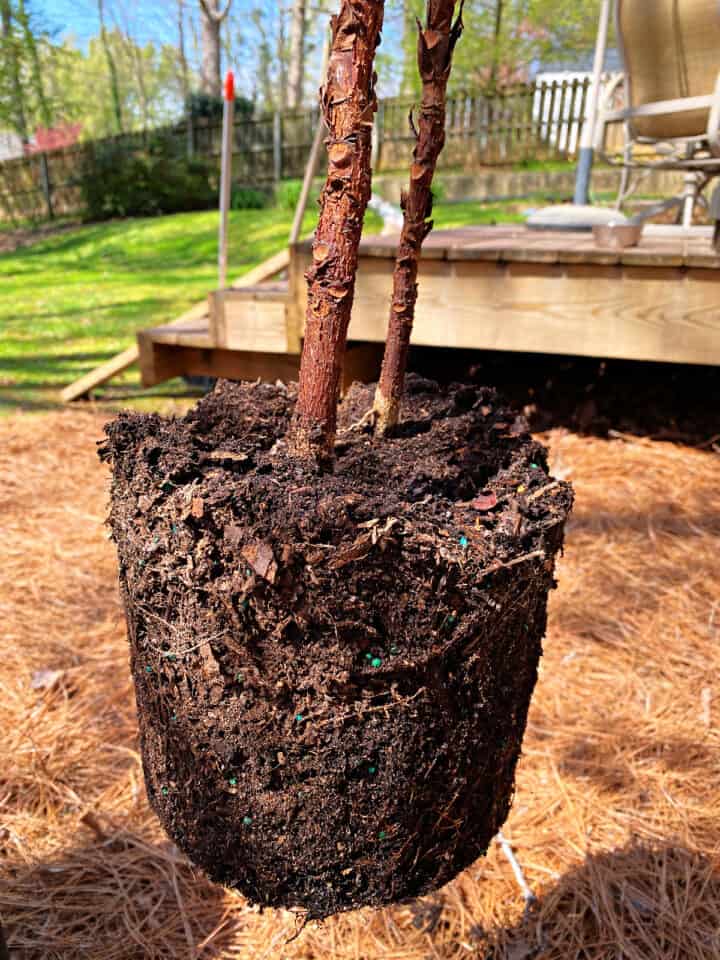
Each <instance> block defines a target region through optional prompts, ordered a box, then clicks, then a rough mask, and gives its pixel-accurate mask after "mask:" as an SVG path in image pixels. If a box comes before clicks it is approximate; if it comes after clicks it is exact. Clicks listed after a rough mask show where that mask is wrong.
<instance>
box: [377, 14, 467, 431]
mask: <svg viewBox="0 0 720 960" xmlns="http://www.w3.org/2000/svg"><path fill="white" fill-rule="evenodd" d="M456 2H457V0H428V5H427V25H426V26H425V28H423V27H422V25H421V24H420V22H419V21H418V66H419V68H420V77H421V79H422V101H421V104H420V116H419V120H418V125H417V131H416V132H417V142H416V144H415V151H414V153H413V164H412V167H411V169H410V186H409V189H408V190H407V192H404V193H403V197H402V208H403V214H404V216H403V228H402V232H401V234H400V245H399V248H398V254H397V259H396V261H395V271H394V274H393V297H392V306H391V309H390V320H389V323H388V335H387V342H386V344H385V356H384V357H383V365H382V371H381V374H380V382H379V383H378V387H377V391H376V393H375V404H374V414H375V429H376V432H377V433H379V434H381V435H382V434H384V433H386V432H387V431H388V430H389V429H391V428H392V427H394V426H395V424H396V423H397V422H398V417H399V414H400V400H401V398H402V393H403V387H404V384H405V369H406V366H407V355H408V349H409V347H410V335H411V333H412V327H413V320H414V318H415V303H416V301H417V273H418V260H419V259H420V250H421V248H422V244H423V241H424V239H425V237H426V236H427V235H428V233H430V231H431V230H432V226H433V224H432V220H431V219H430V216H431V214H432V190H431V187H432V181H433V176H434V174H435V167H436V165H437V160H438V157H439V156H440V153H441V151H442V148H443V146H444V145H445V96H446V92H447V83H448V78H449V77H450V68H451V65H452V54H453V50H454V49H455V44H456V43H457V41H458V39H459V37H460V34H461V33H462V2H461V3H460V10H459V13H458V16H457V19H456V20H455V22H454V23H453V14H454V10H455V6H456Z"/></svg>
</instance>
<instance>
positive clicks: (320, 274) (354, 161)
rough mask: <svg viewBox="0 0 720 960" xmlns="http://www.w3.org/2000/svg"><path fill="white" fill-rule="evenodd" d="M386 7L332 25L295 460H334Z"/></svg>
mask: <svg viewBox="0 0 720 960" xmlns="http://www.w3.org/2000/svg"><path fill="white" fill-rule="evenodd" d="M383 8H384V2H383V0H342V5H341V8H340V13H339V14H338V15H337V16H336V17H333V20H332V24H331V26H332V43H331V48H330V60H329V63H328V73H327V81H326V84H325V86H324V87H323V89H322V90H321V92H320V102H321V106H322V109H323V112H324V115H325V123H326V125H327V128H328V130H329V136H328V139H327V141H326V143H327V147H328V174H327V180H326V183H325V187H324V189H323V193H322V197H321V199H320V219H319V222H318V226H317V230H316V231H315V240H314V243H313V265H312V266H311V267H310V269H309V270H308V272H307V274H306V278H307V281H308V306H307V315H306V321H305V343H304V347H303V354H302V361H301V366H300V388H299V393H298V401H297V407H296V410H295V416H294V418H293V424H292V429H291V434H290V447H291V449H292V451H293V452H294V454H295V455H296V456H301V457H314V458H315V459H316V460H317V461H318V462H324V461H328V460H331V459H332V456H333V447H334V442H335V429H336V417H337V402H338V393H339V389H340V377H341V373H342V360H343V354H344V351H345V343H346V340H347V329H348V324H349V322H350V312H351V310H352V303H353V296H354V293H355V273H356V271H357V263H358V245H359V243H360V234H361V232H362V225H363V218H364V216H365V209H366V207H367V204H368V201H369V199H370V187H371V169H370V152H371V142H372V124H373V115H374V113H375V111H376V109H377V98H376V95H375V83H376V76H375V73H374V71H373V61H374V58H375V50H376V48H377V46H378V44H379V42H380V31H381V29H382V21H383Z"/></svg>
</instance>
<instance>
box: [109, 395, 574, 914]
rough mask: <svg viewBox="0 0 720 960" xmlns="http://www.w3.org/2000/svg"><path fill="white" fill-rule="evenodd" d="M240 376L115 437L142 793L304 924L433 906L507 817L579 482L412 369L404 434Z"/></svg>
mask: <svg viewBox="0 0 720 960" xmlns="http://www.w3.org/2000/svg"><path fill="white" fill-rule="evenodd" d="M373 394H374V386H372V385H371V386H359V385H356V386H354V387H353V388H352V389H351V391H350V392H349V394H348V396H347V398H346V400H345V401H344V402H343V403H342V404H341V408H340V417H339V434H338V442H337V444H336V461H335V466H334V470H333V471H332V472H321V471H320V470H318V469H317V467H315V466H314V465H313V464H311V463H305V462H302V461H298V460H296V459H292V458H291V457H289V456H288V454H287V447H286V442H285V436H286V432H287V430H288V427H289V423H290V418H291V415H292V412H293V408H294V403H295V398H296V387H295V386H294V385H290V386H288V387H285V386H282V385H275V386H271V385H268V384H239V383H230V382H227V381H223V382H220V383H218V385H217V387H216V388H215V390H214V392H213V393H211V394H210V395H209V396H208V397H206V398H205V399H203V400H202V401H201V402H200V403H199V404H198V405H197V406H196V407H195V409H194V410H192V411H191V412H190V413H188V414H187V415H186V416H185V417H184V418H182V419H175V418H170V419H168V418H162V417H160V416H157V415H141V414H122V415H121V416H119V417H118V418H117V419H116V420H115V421H113V422H112V423H110V424H109V425H108V427H107V428H106V432H107V440H106V441H105V442H104V444H103V446H102V447H101V456H102V457H103V458H104V459H106V460H108V461H110V463H111V464H112V474H113V482H112V503H111V513H110V525H111V529H112V534H113V537H114V539H115V541H116V543H117V547H118V554H119V566H120V583H121V588H122V594H123V599H124V603H125V609H126V614H127V623H128V632H129V639H130V648H131V667H132V673H133V677H134V681H135V690H136V694H137V706H138V719H139V726H140V738H141V746H142V756H143V763H144V768H145V780H146V785H147V791H148V795H149V798H150V802H151V804H152V806H153V808H154V809H155V811H156V812H157V814H158V816H159V818H160V820H161V821H162V823H163V825H164V827H165V829H166V830H167V832H168V834H169V835H170V836H171V837H172V839H173V840H174V841H175V842H176V843H177V844H178V846H179V847H181V848H182V849H183V850H184V851H185V852H186V853H187V854H188V856H189V857H190V858H191V859H192V860H193V861H194V863H196V864H197V865H198V866H200V867H202V868H203V869H204V870H205V871H206V873H207V874H208V875H209V876H210V877H211V878H212V879H213V880H215V881H217V882H219V883H222V884H225V885H227V886H230V887H234V888H237V889H238V890H240V891H241V892H242V893H243V894H244V895H245V896H246V897H247V898H248V899H249V900H250V901H252V902H254V903H259V904H262V905H266V906H275V907H279V906H283V907H298V908H303V909H304V910H306V911H307V913H308V915H309V916H310V917H313V918H319V917H325V916H328V915H330V914H333V913H336V912H338V911H342V910H350V909H353V908H355V907H360V906H366V905H380V904H385V903H389V902H392V901H399V900H405V899H408V898H411V897H417V896H419V895H421V894H425V893H427V892H428V891H430V890H433V889H435V888H437V887H439V886H440V885H442V884H444V883H446V882H447V881H449V880H450V879H452V878H453V877H454V876H455V875H456V874H457V873H458V872H459V871H461V870H462V869H463V868H465V867H467V866H468V865H469V864H470V863H472V862H473V861H474V860H475V859H476V858H477V857H479V856H480V855H481V854H483V853H484V852H485V850H486V849H487V846H488V844H489V842H490V840H491V839H492V837H493V836H494V835H495V833H496V832H497V830H498V829H499V828H500V827H501V826H502V824H503V822H504V820H505V818H506V816H507V814H508V810H509V807H510V804H511V801H512V795H513V785H514V777H515V766H516V763H517V760H518V756H519V754H520V749H521V743H522V737H523V732H524V729H525V722H526V717H527V711H528V706H529V703H530V697H531V694H532V691H533V687H534V685H535V680H536V676H537V666H538V660H539V657H540V655H541V649H542V646H541V644H542V638H543V635H544V633H545V625H546V603H547V596H548V591H549V590H550V589H551V588H552V587H553V585H554V580H553V570H554V563H555V556H556V554H557V552H558V551H559V550H560V548H561V546H562V540H563V528H564V522H565V520H566V518H567V515H568V512H569V510H570V507H571V503H572V491H571V489H570V487H569V486H568V485H567V484H566V483H563V482H561V481H553V480H552V479H551V478H550V477H549V476H548V470H547V460H546V451H545V449H544V448H543V447H542V446H541V444H539V443H537V442H536V441H534V440H533V439H532V437H531V436H530V435H529V433H528V431H527V425H526V423H525V421H524V420H523V419H522V418H521V417H520V416H518V415H517V414H515V413H514V412H513V411H512V410H510V409H508V408H507V407H506V406H505V405H504V404H503V403H502V401H501V400H499V398H498V397H497V395H496V394H495V392H494V391H493V390H490V389H488V388H484V387H476V386H468V385H458V384H455V385H450V386H445V387H439V386H438V385H437V384H435V383H433V382H430V381H427V380H423V379H421V378H419V377H415V376H411V377H409V378H408V384H407V395H406V399H405V402H404V409H403V419H402V421H401V423H400V425H399V427H398V429H397V431H396V432H395V434H394V435H393V437H392V438H389V439H385V440H376V439H374V438H373V437H372V436H371V435H370V434H369V433H368V432H367V431H366V430H364V429H363V428H362V427H361V426H358V425H357V424H358V421H360V420H361V418H362V416H363V414H364V413H365V412H366V411H367V410H368V409H369V408H370V407H371V406H372V401H373Z"/></svg>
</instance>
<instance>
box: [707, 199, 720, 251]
mask: <svg viewBox="0 0 720 960" xmlns="http://www.w3.org/2000/svg"><path fill="white" fill-rule="evenodd" d="M709 212H710V216H711V218H712V220H713V226H714V229H713V238H712V245H713V249H714V250H716V251H717V252H719V253H720V184H718V185H717V186H716V187H715V189H714V190H713V192H712V196H711V197H710V206H709Z"/></svg>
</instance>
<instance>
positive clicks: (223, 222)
mask: <svg viewBox="0 0 720 960" xmlns="http://www.w3.org/2000/svg"><path fill="white" fill-rule="evenodd" d="M224 93H225V96H224V101H223V129H222V159H221V166H220V236H219V238H218V239H219V242H218V289H219V290H224V289H225V285H226V283H227V235H228V212H229V210H230V187H231V185H232V148H233V118H234V116H235V77H234V76H233V72H232V70H228V72H227V76H226V77H225V91H224Z"/></svg>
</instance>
